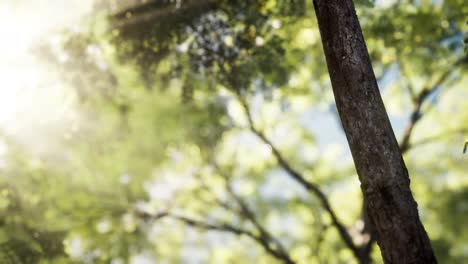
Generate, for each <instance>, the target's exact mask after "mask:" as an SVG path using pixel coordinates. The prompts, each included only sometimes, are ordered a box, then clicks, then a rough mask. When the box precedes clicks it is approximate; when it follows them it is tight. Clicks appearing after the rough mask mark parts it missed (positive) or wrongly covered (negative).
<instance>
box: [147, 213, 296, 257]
mask: <svg viewBox="0 0 468 264" xmlns="http://www.w3.org/2000/svg"><path fill="white" fill-rule="evenodd" d="M145 218H147V219H148V218H150V219H151V220H153V221H156V220H160V219H162V218H171V219H174V220H177V221H180V222H182V223H184V224H186V225H188V226H191V227H195V228H199V229H204V230H213V231H220V232H226V233H231V234H234V235H238V236H242V235H244V236H247V237H249V238H251V239H252V240H254V241H256V242H258V243H259V244H260V245H261V246H262V247H263V248H264V249H265V251H267V252H268V253H269V254H270V255H271V256H273V257H274V258H276V259H278V260H281V261H283V262H284V263H286V264H294V263H295V262H294V261H293V260H292V259H291V258H289V256H288V255H284V254H283V253H282V252H280V251H279V250H278V249H277V248H274V247H272V244H271V243H270V241H268V240H266V239H265V238H264V237H262V236H261V235H256V234H254V233H253V232H251V231H249V230H246V229H242V228H238V227H236V226H233V225H231V224H228V223H214V222H207V221H203V220H199V219H195V218H190V217H187V216H182V215H177V214H172V213H169V212H162V213H158V214H156V215H149V214H145Z"/></svg>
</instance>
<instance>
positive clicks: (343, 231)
mask: <svg viewBox="0 0 468 264" xmlns="http://www.w3.org/2000/svg"><path fill="white" fill-rule="evenodd" d="M237 98H238V100H239V101H240V103H241V105H242V107H243V108H244V111H245V113H246V115H247V121H248V123H249V128H250V130H251V131H252V133H254V134H255V135H257V137H259V138H260V139H261V140H262V142H263V143H264V144H266V145H268V146H269V147H270V149H271V151H272V153H273V156H274V157H275V158H276V160H277V162H278V164H279V165H280V166H281V167H282V168H283V169H284V170H285V171H286V172H287V173H288V174H289V175H290V176H291V177H292V178H293V179H294V180H296V181H297V182H298V183H300V184H301V185H302V186H303V187H304V188H305V189H307V190H308V191H310V192H312V193H313V194H315V196H316V197H317V198H318V199H319V201H320V203H321V205H322V207H323V208H324V209H325V211H327V212H328V214H329V215H330V217H331V220H332V224H333V226H335V227H336V228H337V230H338V233H339V234H340V236H341V238H342V239H343V241H344V243H345V245H346V246H347V247H348V248H349V249H350V250H351V251H352V252H353V254H354V255H355V256H356V257H357V258H358V259H359V249H358V248H357V247H356V245H355V244H354V241H353V239H352V237H351V235H350V234H349V232H348V230H347V228H346V227H345V226H344V224H342V223H341V221H340V220H339V219H338V217H337V216H336V213H335V211H334V210H333V209H332V207H331V205H330V203H329V201H328V198H327V196H326V195H325V194H324V193H323V192H322V191H321V190H320V188H319V187H318V186H317V185H316V184H314V183H311V182H309V181H307V180H306V179H305V177H304V176H302V175H301V174H300V173H299V172H298V171H296V170H295V169H294V168H292V166H291V165H290V164H289V163H288V162H287V161H286V159H285V158H284V157H283V155H282V154H281V152H280V151H279V150H278V149H277V148H276V147H275V145H274V144H273V143H272V142H271V141H270V140H269V139H268V138H267V137H266V136H265V135H264V134H263V132H262V131H260V130H258V129H257V128H256V127H255V124H254V122H253V118H252V115H251V112H250V108H249V106H248V104H247V102H246V101H245V99H244V98H243V97H242V95H241V94H240V92H237Z"/></svg>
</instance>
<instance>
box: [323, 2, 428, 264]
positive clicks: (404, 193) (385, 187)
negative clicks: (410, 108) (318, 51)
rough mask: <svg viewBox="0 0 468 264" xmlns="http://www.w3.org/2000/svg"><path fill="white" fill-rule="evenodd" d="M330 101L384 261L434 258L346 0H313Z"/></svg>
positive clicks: (422, 261) (352, 7) (425, 260)
mask: <svg viewBox="0 0 468 264" xmlns="http://www.w3.org/2000/svg"><path fill="white" fill-rule="evenodd" d="M314 6H315V12H316V15H317V19H318V22H319V28H320V34H321V36H322V43H323V48H324V51H325V56H326V59H327V65H328V71H329V74H330V78H331V81H332V86H333V92H334V95H335V101H336V106H337V108H338V112H339V114H340V118H341V122H342V124H343V127H344V130H345V133H346V137H347V139H348V143H349V146H350V148H351V153H352V155H353V159H354V163H355V166H356V170H357V173H358V175H359V179H360V181H361V189H362V191H363V195H364V199H365V202H366V204H367V211H368V213H369V216H370V218H371V220H372V222H373V223H374V225H375V227H376V230H377V233H378V244H379V246H380V249H381V251H382V257H383V259H384V262H385V263H436V259H435V257H434V253H433V251H432V248H431V244H430V241H429V238H428V236H427V234H426V231H425V230H424V227H423V225H422V224H421V221H420V219H419V216H418V209H417V204H416V202H415V200H414V198H413V195H412V194H411V190H410V186H409V185H410V180H409V176H408V171H407V169H406V166H405V164H404V161H403V158H402V156H401V153H400V149H399V147H398V143H397V141H396V139H395V135H394V133H393V130H392V127H391V125H390V121H389V119H388V116H387V113H386V111H385V107H384V104H383V102H382V98H381V96H380V92H379V89H378V86H377V81H376V78H375V75H374V72H373V69H372V65H371V62H370V58H369V54H368V51H367V47H366V45H365V42H364V38H363V35H362V31H361V28H360V25H359V21H358V18H357V15H356V12H355V9H354V5H353V1H352V0H314Z"/></svg>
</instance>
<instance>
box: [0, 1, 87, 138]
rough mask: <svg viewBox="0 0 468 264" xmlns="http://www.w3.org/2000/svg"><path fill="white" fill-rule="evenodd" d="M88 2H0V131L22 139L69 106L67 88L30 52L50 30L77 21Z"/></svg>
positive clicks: (45, 38) (52, 119) (51, 120)
mask: <svg viewBox="0 0 468 264" xmlns="http://www.w3.org/2000/svg"><path fill="white" fill-rule="evenodd" d="M91 4H92V2H91V0H67V1H63V0H48V1H36V0H28V1H13V0H11V1H8V0H7V1H2V2H1V3H0V36H1V37H2V40H1V41H0V58H1V60H0V132H2V133H6V134H8V135H11V136H19V137H21V134H24V133H31V131H34V130H35V129H36V128H35V127H34V126H35V124H44V123H47V122H57V120H60V114H62V113H64V112H66V111H68V110H69V109H66V108H67V107H66V106H67V105H69V100H68V101H67V100H66V99H67V96H66V90H67V87H65V86H64V84H63V83H61V81H60V78H59V77H58V76H57V74H55V73H54V72H53V71H52V70H51V69H50V68H47V66H46V65H45V63H41V62H40V61H39V60H38V59H37V57H36V56H35V55H34V54H33V53H32V52H31V50H32V49H33V48H34V46H35V45H36V44H37V43H38V41H44V40H47V39H48V38H49V37H50V34H49V33H50V32H53V31H54V30H58V29H61V28H64V27H68V26H73V25H74V24H76V23H77V21H78V19H79V18H80V17H81V16H82V15H84V14H85V13H87V12H88V11H89V10H90V8H91ZM43 127H47V126H43ZM28 131H29V132H28ZM34 132H37V131H34ZM36 140H39V139H36Z"/></svg>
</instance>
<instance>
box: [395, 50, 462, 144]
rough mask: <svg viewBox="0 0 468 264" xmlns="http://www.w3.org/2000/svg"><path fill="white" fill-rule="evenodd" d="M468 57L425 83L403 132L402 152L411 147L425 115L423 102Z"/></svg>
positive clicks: (459, 60)
mask: <svg viewBox="0 0 468 264" xmlns="http://www.w3.org/2000/svg"><path fill="white" fill-rule="evenodd" d="M467 58H468V57H466V56H465V57H463V58H460V59H458V60H457V61H456V62H455V63H454V64H453V66H452V67H449V68H448V69H447V71H445V72H444V73H442V75H441V76H440V77H439V78H438V79H437V80H436V81H435V82H434V83H433V84H430V83H428V84H426V85H424V88H423V89H422V90H421V92H420V93H419V94H418V96H417V97H416V99H415V101H414V107H413V111H412V112H411V115H410V121H409V123H408V125H407V126H406V129H405V133H404V134H403V139H402V140H401V144H400V150H401V152H402V153H405V152H406V151H408V149H409V147H410V138H411V135H412V133H413V130H414V127H415V125H416V124H417V123H418V121H419V120H421V117H422V116H423V113H422V111H421V108H422V105H423V103H424V102H425V101H426V99H427V98H428V97H429V96H430V95H431V94H433V93H434V92H436V91H437V90H439V89H440V86H441V85H442V83H444V82H445V81H446V80H447V79H448V77H450V74H451V73H452V72H453V68H454V67H456V66H458V65H460V64H462V63H466V61H467Z"/></svg>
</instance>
